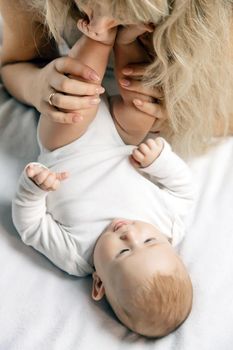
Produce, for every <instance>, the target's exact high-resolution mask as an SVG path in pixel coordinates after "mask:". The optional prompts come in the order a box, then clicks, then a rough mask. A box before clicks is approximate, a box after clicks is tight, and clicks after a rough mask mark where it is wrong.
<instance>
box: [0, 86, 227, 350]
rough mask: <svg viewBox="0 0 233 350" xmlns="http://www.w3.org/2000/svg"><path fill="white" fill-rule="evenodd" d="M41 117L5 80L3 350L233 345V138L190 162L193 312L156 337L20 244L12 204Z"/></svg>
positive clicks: (185, 252) (85, 282) (0, 109)
mask: <svg viewBox="0 0 233 350" xmlns="http://www.w3.org/2000/svg"><path fill="white" fill-rule="evenodd" d="M36 123H37V113H36V112H35V111H34V110H33V109H32V108H28V107H26V106H23V105H22V104H20V103H18V102H17V101H16V100H14V99H13V98H11V97H10V96H9V95H8V94H7V93H6V91H5V90H4V89H3V87H2V86H1V87H0V350H32V349H33V350H48V349H49V350H76V349H78V350H96V349H103V350H105V349H106V350H107V349H111V350H117V349H122V350H124V349H126V350H130V349H134V350H139V349H142V350H149V349H155V350H197V349H199V350H219V349H223V350H232V349H233V332H232V327H233V278H232V276H233V225H232V217H233V215H232V213H233V161H232V160H233V138H231V137H230V138H228V139H226V140H225V141H223V142H222V143H220V144H219V145H218V146H217V147H216V148H213V149H212V150H210V151H209V152H208V153H207V154H206V155H204V156H202V157H200V158H198V159H195V160H193V161H192V162H191V163H190V164H191V168H192V170H193V172H194V177H195V179H196V184H197V191H198V196H197V200H196V204H195V207H194V210H193V212H192V214H191V217H190V220H189V232H188V235H187V237H186V239H185V241H184V242H183V244H182V246H181V247H180V252H181V255H182V256H183V258H184V260H185V262H186V264H187V266H188V268H189V271H190V274H191V277H192V280H193V285H194V303H193V310H192V313H191V315H190V317H189V318H188V320H187V321H186V322H185V323H184V324H183V325H182V327H180V328H179V329H178V330H177V331H176V332H174V333H172V334H170V335H169V336H167V337H165V338H163V339H160V340H156V341H155V340H146V339H144V338H143V337H140V336H137V335H136V334H133V333H131V332H129V331H128V330H127V329H126V328H125V327H123V326H122V325H121V324H120V323H119V322H118V321H117V320H116V319H115V317H114V315H113V313H112V312H111V310H110V308H109V307H108V306H107V304H106V303H105V302H100V303H95V302H93V301H92V300H91V298H90V287H91V279H90V278H84V279H77V278H74V277H70V276H68V275H67V274H65V273H63V272H62V271H60V270H59V269H58V268H56V267H55V266H54V265H52V264H51V263H50V262H49V261H48V260H47V259H46V258H45V257H44V256H42V255H40V254H39V253H38V252H36V251H34V250H33V249H32V248H30V247H27V246H25V245H24V244H23V243H22V242H21V240H20V238H19V236H18V234H17V232H16V231H15V229H14V227H13V225H12V221H11V209H10V206H11V199H12V196H13V193H14V190H15V186H16V182H17V179H18V176H19V174H20V173H21V171H22V169H23V167H24V165H25V164H26V163H27V162H28V161H32V160H35V158H36V155H37V152H38V148H37V145H36V137H35V132H36Z"/></svg>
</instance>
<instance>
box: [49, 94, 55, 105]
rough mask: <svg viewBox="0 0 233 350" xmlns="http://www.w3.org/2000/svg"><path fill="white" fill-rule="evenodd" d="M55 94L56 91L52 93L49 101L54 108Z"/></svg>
mask: <svg viewBox="0 0 233 350" xmlns="http://www.w3.org/2000/svg"><path fill="white" fill-rule="evenodd" d="M55 94H56V92H55V91H54V92H52V93H51V94H50V95H49V99H48V101H49V104H50V106H53V107H54V104H53V101H52V98H53V96H54V95H55Z"/></svg>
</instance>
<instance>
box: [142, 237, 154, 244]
mask: <svg viewBox="0 0 233 350" xmlns="http://www.w3.org/2000/svg"><path fill="white" fill-rule="evenodd" d="M154 240H155V238H154V237H151V238H147V239H146V240H145V241H144V243H148V242H151V241H154Z"/></svg>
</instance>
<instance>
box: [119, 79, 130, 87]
mask: <svg viewBox="0 0 233 350" xmlns="http://www.w3.org/2000/svg"><path fill="white" fill-rule="evenodd" d="M120 84H121V85H123V86H129V85H130V81H129V80H126V79H120Z"/></svg>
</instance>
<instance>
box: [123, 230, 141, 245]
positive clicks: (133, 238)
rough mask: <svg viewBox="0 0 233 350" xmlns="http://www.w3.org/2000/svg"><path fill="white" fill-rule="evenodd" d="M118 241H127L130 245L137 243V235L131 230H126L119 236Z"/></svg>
mask: <svg viewBox="0 0 233 350" xmlns="http://www.w3.org/2000/svg"><path fill="white" fill-rule="evenodd" d="M120 239H122V240H123V241H127V242H128V243H130V244H132V245H135V244H138V243H139V239H138V235H137V233H136V232H135V230H134V229H132V228H127V230H125V231H123V232H122V234H121V235H120Z"/></svg>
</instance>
